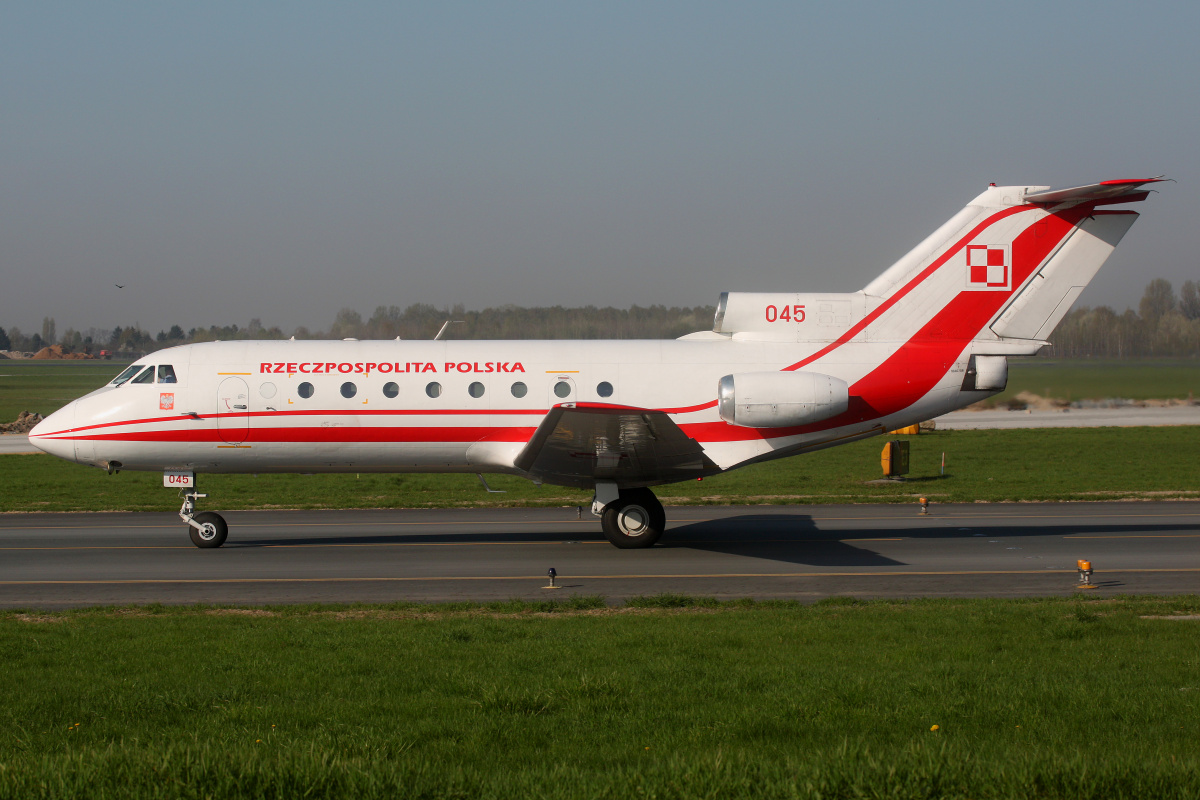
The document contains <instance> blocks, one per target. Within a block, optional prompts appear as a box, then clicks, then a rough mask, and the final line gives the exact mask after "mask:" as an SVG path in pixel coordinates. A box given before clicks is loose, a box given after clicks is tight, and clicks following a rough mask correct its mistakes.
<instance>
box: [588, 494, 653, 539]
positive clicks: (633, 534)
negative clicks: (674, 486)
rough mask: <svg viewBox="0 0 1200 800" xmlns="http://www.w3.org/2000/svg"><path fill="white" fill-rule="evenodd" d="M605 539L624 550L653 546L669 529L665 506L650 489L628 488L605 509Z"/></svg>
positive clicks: (601, 521)
mask: <svg viewBox="0 0 1200 800" xmlns="http://www.w3.org/2000/svg"><path fill="white" fill-rule="evenodd" d="M600 526H601V527H602V528H603V529H604V536H605V538H607V539H608V540H609V541H610V542H612V543H613V544H614V545H615V546H617V547H619V548H621V549H622V550H632V549H634V548H637V547H651V546H653V545H654V543H655V542H657V541H658V537H660V536H662V533H663V530H665V529H666V527H667V515H666V513H665V512H664V511H663V507H662V503H660V502H658V498H657V497H655V496H654V492H652V491H650V490H649V489H628V490H626V491H623V492H621V496H620V497H619V498H618V499H617V500H616V501H615V502H612V503H609V504H608V505H607V506H605V507H604V513H603V514H601V515H600Z"/></svg>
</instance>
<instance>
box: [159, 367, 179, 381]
mask: <svg viewBox="0 0 1200 800" xmlns="http://www.w3.org/2000/svg"><path fill="white" fill-rule="evenodd" d="M158 382H159V383H175V382H176V380H175V368H174V367H172V366H171V365H170V364H159V365H158Z"/></svg>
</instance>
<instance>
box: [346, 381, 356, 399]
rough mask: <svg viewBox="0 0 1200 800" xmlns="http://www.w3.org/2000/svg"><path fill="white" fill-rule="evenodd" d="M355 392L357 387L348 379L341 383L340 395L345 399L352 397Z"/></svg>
mask: <svg viewBox="0 0 1200 800" xmlns="http://www.w3.org/2000/svg"><path fill="white" fill-rule="evenodd" d="M357 392H358V387H357V386H355V385H354V384H353V383H351V382H350V381H346V382H345V383H343V384H342V397H344V398H346V399H347V400H349V399H350V398H351V397H354V395H355V394H356V393H357Z"/></svg>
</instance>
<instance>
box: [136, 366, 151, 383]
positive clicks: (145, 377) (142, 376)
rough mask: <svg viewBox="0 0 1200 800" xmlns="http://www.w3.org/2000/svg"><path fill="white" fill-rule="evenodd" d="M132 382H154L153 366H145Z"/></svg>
mask: <svg viewBox="0 0 1200 800" xmlns="http://www.w3.org/2000/svg"><path fill="white" fill-rule="evenodd" d="M133 382H134V383H154V367H146V368H145V369H144V370H142V371H141V372H139V373H138V376H137V377H136V378H134V379H133Z"/></svg>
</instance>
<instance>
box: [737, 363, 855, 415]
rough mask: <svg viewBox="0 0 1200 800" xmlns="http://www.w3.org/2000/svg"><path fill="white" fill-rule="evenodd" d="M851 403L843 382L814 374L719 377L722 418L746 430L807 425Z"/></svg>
mask: <svg viewBox="0 0 1200 800" xmlns="http://www.w3.org/2000/svg"><path fill="white" fill-rule="evenodd" d="M849 402H850V394H849V387H848V386H847V385H846V382H845V381H844V380H841V379H840V378H835V377H833V376H832V375H822V374H820V373H817V372H741V373H738V374H736V375H726V376H725V377H724V378H721V381H720V383H719V384H718V387H717V409H718V411H719V412H720V414H721V419H723V420H725V421H726V422H728V423H730V424H731V425H741V426H743V427H747V428H783V427H789V426H792V425H807V424H808V423H811V422H820V421H821V420H823V419H829V418H830V417H833V416H836V415H838V414H841V413H842V412H843V411H845V410H846V407H847V405H849Z"/></svg>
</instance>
